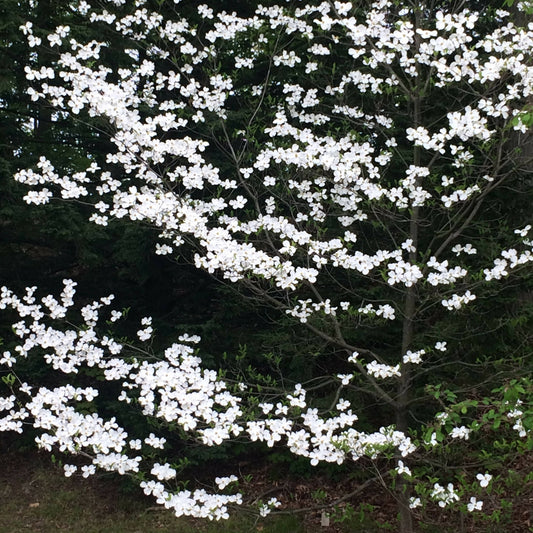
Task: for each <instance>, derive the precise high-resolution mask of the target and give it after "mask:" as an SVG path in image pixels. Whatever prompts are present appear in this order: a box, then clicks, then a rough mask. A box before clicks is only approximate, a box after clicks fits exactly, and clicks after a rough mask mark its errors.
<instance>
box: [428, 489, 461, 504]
mask: <svg viewBox="0 0 533 533" xmlns="http://www.w3.org/2000/svg"><path fill="white" fill-rule="evenodd" d="M431 497H432V498H433V499H434V500H435V501H436V502H437V503H438V505H439V507H442V508H444V507H446V506H448V505H450V504H452V503H454V502H456V501H459V496H458V494H457V493H456V492H455V488H454V486H453V483H448V485H447V486H446V488H445V487H443V486H442V485H440V484H439V483H435V485H434V486H433V489H432V491H431Z"/></svg>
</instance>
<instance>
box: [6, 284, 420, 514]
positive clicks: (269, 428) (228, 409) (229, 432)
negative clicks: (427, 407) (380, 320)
mask: <svg viewBox="0 0 533 533" xmlns="http://www.w3.org/2000/svg"><path fill="white" fill-rule="evenodd" d="M74 286H75V283H73V282H72V281H70V280H65V281H64V290H63V292H62V293H61V295H60V298H59V299H56V298H54V297H53V296H52V295H49V296H46V297H45V298H42V299H41V301H40V302H39V301H38V300H37V298H36V296H35V290H36V289H35V287H32V288H29V289H27V291H26V294H25V296H24V297H23V298H19V297H18V296H16V295H15V294H14V293H13V292H11V291H10V290H8V289H7V288H5V287H3V288H2V289H1V293H0V294H1V296H0V309H5V308H11V309H13V310H14V311H16V312H17V313H18V314H19V315H20V317H21V319H22V320H21V321H19V322H17V323H16V324H14V331H15V334H16V335H17V336H18V337H19V345H18V346H15V348H14V350H13V351H14V352H15V353H17V354H19V357H23V358H28V357H33V356H34V354H33V351H34V350H35V349H37V348H40V349H45V350H46V353H45V355H44V359H45V360H46V361H47V363H48V364H49V365H51V366H52V367H53V368H55V369H57V370H59V371H62V372H64V373H72V372H77V371H78V369H79V368H80V367H83V366H87V367H95V368H99V369H100V370H101V371H102V375H103V376H104V378H105V379H106V380H108V381H119V382H121V383H122V391H121V393H120V396H119V397H118V400H131V399H135V400H136V403H137V405H138V406H139V407H140V409H141V410H142V413H143V415H146V416H150V417H156V418H160V419H162V420H164V421H166V422H169V423H170V422H172V423H177V424H178V425H180V426H181V427H182V428H183V430H184V431H187V432H194V433H195V434H196V435H197V437H198V438H199V439H200V440H201V441H202V442H203V443H204V444H206V445H208V446H213V445H218V444H221V443H222V442H223V441H225V440H227V439H230V438H232V437H234V436H243V435H246V436H247V437H248V438H249V439H250V440H252V441H262V442H265V443H266V444H267V445H269V446H273V445H274V444H276V443H279V442H281V441H283V440H285V441H286V443H287V446H288V447H289V449H290V450H291V451H292V452H293V453H295V454H297V455H301V456H304V457H307V458H309V460H310V462H311V464H318V463H319V462H322V461H327V462H336V463H339V464H341V463H342V462H344V461H345V460H348V459H352V460H357V459H359V458H360V457H362V456H364V455H370V456H371V457H377V456H378V455H379V454H380V453H381V452H383V451H385V450H387V449H397V450H399V452H400V453H401V454H402V455H403V456H406V455H408V454H411V453H412V452H413V451H414V450H415V449H416V448H415V447H414V445H413V444H412V443H411V440H410V439H409V438H408V437H407V436H406V435H405V434H404V433H402V432H399V431H395V430H394V429H392V428H381V429H380V430H379V431H378V432H376V433H368V434H366V433H362V432H358V431H356V430H355V429H354V428H353V426H354V424H355V423H356V421H357V416H356V415H355V414H354V413H353V412H352V410H351V408H350V407H351V406H350V402H348V401H346V400H343V399H339V401H338V405H337V409H338V411H339V413H338V414H337V415H335V416H334V415H331V416H329V417H324V416H323V415H321V414H320V413H319V412H318V410H317V409H315V408H311V407H308V405H307V401H306V390H305V389H304V388H303V387H302V385H300V384H297V385H296V386H295V388H294V390H293V391H292V393H290V394H286V395H285V398H283V399H282V400H281V401H280V402H278V403H277V404H276V405H273V404H267V403H262V404H260V407H261V409H262V411H263V413H264V415H265V417H264V419H256V420H253V421H247V422H246V424H244V423H243V422H242V420H243V418H244V417H243V414H244V413H243V408H242V407H241V404H242V400H241V398H239V397H237V396H235V395H233V394H231V393H230V392H229V391H228V390H227V386H226V384H225V382H223V381H221V380H219V379H218V377H217V374H216V372H213V371H209V370H205V369H202V368H201V366H200V365H201V359H200V358H199V357H197V356H195V355H193V354H194V344H196V343H198V342H199V340H200V339H199V338H198V337H196V336H189V335H183V336H181V337H180V339H179V340H180V343H175V344H173V345H172V346H170V347H169V348H167V349H166V350H165V352H164V358H163V359H162V360H156V361H150V360H143V361H136V360H133V361H129V362H126V361H125V360H124V359H123V358H121V357H120V355H121V352H122V351H123V347H122V346H121V345H119V344H117V343H116V342H115V341H114V340H113V339H111V338H109V337H108V336H104V337H100V336H99V335H98V333H97V330H96V328H97V325H98V321H99V319H100V318H101V316H107V315H108V314H111V316H117V315H116V314H114V312H113V311H112V310H111V311H110V312H109V313H108V312H107V310H106V312H105V313H104V309H105V308H106V306H109V304H110V302H111V301H112V297H106V298H101V299H100V300H99V301H96V302H93V303H92V304H89V305H86V306H85V307H84V308H82V309H81V314H82V316H83V318H84V319H85V324H84V326H83V328H81V329H79V330H74V329H72V330H68V329H67V330H62V331H60V330H58V329H55V328H54V327H53V326H52V325H50V323H53V321H54V320H56V321H57V320H61V319H63V318H65V317H66V315H67V313H68V312H69V308H71V307H72V306H73V305H74V299H73V296H74V293H75V289H74ZM115 313H116V312H115ZM142 323H143V325H145V326H149V325H150V324H151V323H152V321H151V319H150V318H144V319H142ZM191 345H192V346H191ZM6 354H7V352H6ZM6 354H4V364H5V365H6V367H8V368H9V369H11V368H12V367H15V366H16V365H15V363H16V362H17V360H16V358H11V357H9V356H8V355H6ZM354 361H356V360H355V359H354ZM374 366H376V365H374ZM368 367H369V368H368V371H369V372H371V371H374V373H375V374H376V376H377V375H380V376H383V377H387V376H388V375H389V374H390V372H392V373H393V374H394V375H396V374H397V372H398V368H397V367H395V368H392V367H385V366H384V365H377V366H376V368H375V369H374V370H373V366H372V364H369V365H368ZM391 368H392V370H391ZM352 377H353V376H352V375H351V374H350V375H347V376H342V379H343V381H344V380H345V378H346V384H348V383H349V381H350V379H351V378H352ZM18 393H20V394H19V395H18V396H16V395H14V394H11V395H9V396H7V397H0V411H3V417H2V418H0V430H2V431H17V432H22V430H23V424H26V425H27V424H31V425H32V426H33V427H34V428H36V429H39V430H40V431H41V433H40V435H39V436H38V437H37V438H36V443H37V444H38V446H39V447H41V448H43V449H45V450H48V451H52V450H53V449H58V450H59V451H61V452H65V453H70V454H73V455H77V454H80V453H82V454H83V456H84V457H85V458H88V459H89V460H90V462H89V463H88V464H85V465H83V466H82V467H81V471H82V475H83V476H84V477H87V476H89V475H92V474H94V473H95V471H96V468H101V469H104V470H107V471H112V472H117V473H119V474H127V473H129V474H136V473H138V472H140V471H142V470H144V469H146V468H147V470H146V471H147V472H148V473H149V474H150V475H151V476H152V477H153V478H155V479H156V480H157V481H142V483H141V487H142V488H143V490H144V491H145V493H146V494H152V495H154V497H155V498H156V500H157V501H158V502H159V503H161V504H162V505H165V506H166V507H167V508H171V509H173V510H174V512H175V513H176V515H177V516H180V515H183V514H186V515H192V516H200V517H208V518H216V519H218V518H225V517H227V505H228V504H229V503H241V502H242V498H241V496H240V495H239V494H235V495H221V494H208V493H207V492H205V491H194V492H189V491H181V492H178V493H174V492H169V491H168V490H167V489H165V487H164V485H162V484H161V482H164V481H168V480H172V479H174V478H175V477H176V475H177V472H176V470H175V468H173V467H172V466H171V465H170V464H169V463H159V462H153V463H152V464H151V465H146V464H145V462H146V458H145V457H144V456H143V454H142V449H143V447H145V446H146V447H150V448H153V449H156V450H157V449H164V448H165V443H166V439H165V438H163V437H160V436H157V435H156V434H154V433H150V434H148V435H146V436H144V438H134V439H131V438H130V437H129V435H128V432H127V431H126V429H124V428H122V427H121V426H120V425H119V424H118V423H117V421H116V420H115V419H114V418H111V419H109V420H105V419H104V418H102V417H100V416H99V415H98V414H97V413H93V414H85V413H83V412H81V411H78V409H77V408H76V404H77V403H79V402H81V403H83V404H84V405H86V403H87V402H92V401H93V400H94V399H95V398H96V397H97V396H98V394H99V391H98V390H97V389H95V388H93V387H85V388H79V387H73V386H71V385H66V386H61V387H56V388H53V389H49V388H46V387H38V388H37V387H35V388H34V387H31V386H29V385H28V384H27V383H22V384H20V385H19V386H18ZM23 395H24V396H23ZM295 410H297V411H295ZM292 411H295V412H294V413H293V415H292V416H291V412H292ZM148 456H149V457H150V456H151V454H149V455H148ZM76 471H77V467H75V466H71V465H68V466H67V467H65V475H67V476H70V475H72V474H74V473H75V472H76ZM234 481H237V477H236V476H233V475H232V476H228V477H225V478H216V479H215V483H216V485H217V486H218V489H219V490H222V489H224V488H226V487H227V486H228V485H229V484H230V483H232V482H234ZM278 503H279V502H278ZM278 503H276V502H273V501H271V502H269V503H268V504H266V505H267V506H266V507H265V508H264V509H263V511H264V512H266V511H267V510H269V509H271V508H274V507H276V506H277V505H278Z"/></svg>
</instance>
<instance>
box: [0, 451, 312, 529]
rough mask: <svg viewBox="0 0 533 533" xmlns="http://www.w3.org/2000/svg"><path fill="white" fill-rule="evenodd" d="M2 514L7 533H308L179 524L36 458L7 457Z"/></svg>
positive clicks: (244, 523)
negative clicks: (66, 475)
mask: <svg viewBox="0 0 533 533" xmlns="http://www.w3.org/2000/svg"><path fill="white" fill-rule="evenodd" d="M0 510H1V511H2V513H1V518H0V532H1V533H23V532H28V533H29V532H31V533H56V532H61V531H63V532H72V533H76V532H78V531H79V532H83V533H152V532H154V533H191V532H199V533H215V532H216V533H250V532H256V531H260V532H262V533H306V529H305V528H304V525H303V523H302V522H301V520H300V519H299V518H297V517H294V516H278V517H272V518H268V519H265V520H264V521H261V522H256V521H255V519H253V518H250V517H248V516H246V515H237V516H234V517H232V518H231V519H230V520H227V521H220V522H209V521H207V520H193V519H189V518H182V519H177V518H176V517H175V516H174V515H173V514H172V513H171V512H169V511H166V510H165V509H162V508H161V509H160V508H159V507H158V506H157V507H156V506H154V502H153V501H152V500H150V499H148V498H144V497H143V496H142V494H138V493H137V492H135V493H132V492H131V490H126V489H125V488H124V486H123V485H122V484H121V483H120V482H117V481H116V480H115V479H114V478H113V479H111V478H107V479H106V478H99V479H98V478H90V479H83V478H80V477H72V478H65V477H64V475H63V472H62V469H61V468H59V467H57V466H54V465H53V464H52V463H51V462H50V457H49V456H46V455H45V456H41V455H37V454H34V453H29V454H22V453H13V452H9V453H3V454H2V457H1V458H0Z"/></svg>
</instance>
